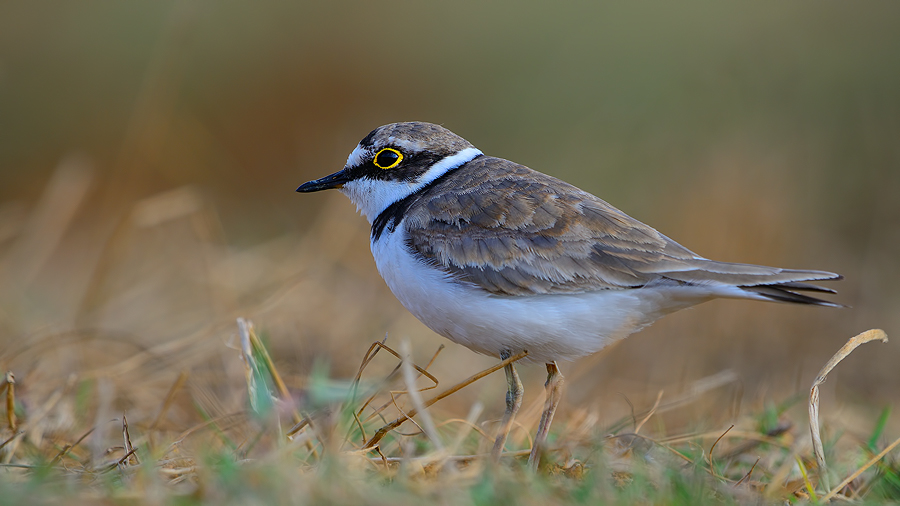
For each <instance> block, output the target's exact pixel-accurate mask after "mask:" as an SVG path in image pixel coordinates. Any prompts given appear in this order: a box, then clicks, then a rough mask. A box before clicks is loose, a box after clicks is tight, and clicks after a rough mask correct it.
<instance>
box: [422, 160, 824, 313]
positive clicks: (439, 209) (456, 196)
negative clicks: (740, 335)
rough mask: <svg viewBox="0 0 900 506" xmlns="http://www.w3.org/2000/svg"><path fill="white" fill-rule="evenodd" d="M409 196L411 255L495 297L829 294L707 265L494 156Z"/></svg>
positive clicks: (752, 269) (749, 269)
mask: <svg viewBox="0 0 900 506" xmlns="http://www.w3.org/2000/svg"><path fill="white" fill-rule="evenodd" d="M416 198H417V200H416V201H415V202H414V203H413V204H412V205H411V206H410V207H409V210H408V212H407V214H406V217H405V221H406V230H407V233H408V237H407V243H408V246H409V248H410V249H411V250H412V251H413V252H414V253H416V254H417V255H419V256H420V257H422V258H423V259H425V260H426V261H428V262H431V263H432V264H433V265H435V266H437V267H440V268H441V269H443V270H445V271H446V272H447V273H448V274H449V275H450V276H453V277H454V278H456V279H458V280H459V281H461V282H467V283H472V284H475V285H477V286H480V287H481V288H483V289H485V290H487V291H489V292H492V293H495V294H499V295H535V294H550V293H578V292H585V291H595V290H604V289H613V288H635V287H641V286H645V285H647V284H650V283H657V282H671V283H678V284H723V285H731V286H739V287H761V286H766V287H768V286H769V285H773V286H774V287H773V288H766V289H765V290H760V289H757V290H754V293H757V294H761V295H763V296H766V297H769V298H775V299H778V300H785V297H789V298H791V300H793V301H795V302H797V301H802V302H807V301H806V299H802V300H795V299H796V298H794V297H793V295H795V294H793V292H787V293H790V294H791V295H790V296H785V295H784V292H785V291H787V289H794V290H797V289H799V290H811V291H828V290H827V289H823V288H820V287H816V285H810V284H807V283H802V282H803V281H813V280H820V279H833V278H836V277H837V275H835V274H832V273H828V272H822V271H796V270H788V269H779V268H774V267H764V266H757V265H747V264H732V263H725V262H714V261H712V260H707V259H705V258H702V257H700V256H698V255H696V254H694V253H692V252H691V251H690V250H688V249H687V248H684V247H683V246H681V245H680V244H678V243H676V242H675V241H673V240H671V239H669V238H668V237H666V236H664V235H662V234H660V233H659V232H657V231H656V230H654V229H653V228H651V227H649V226H647V225H645V224H643V223H641V222H640V221H638V220H635V219H634V218H631V217H630V216H628V215H626V214H625V213H623V212H622V211H619V210H618V209H616V208H615V207H613V206H611V205H610V204H608V203H606V202H605V201H603V200H601V199H599V198H597V197H595V196H593V195H591V194H589V193H587V192H584V191H582V190H580V189H578V188H576V187H574V186H572V185H570V184H568V183H565V182H564V181H561V180H558V179H556V178H553V177H551V176H548V175H546V174H542V173H540V172H537V171H533V170H531V169H529V168H528V167H525V166H522V165H519V164H516V163H513V162H510V161H507V160H502V159H499V158H491V157H487V156H483V157H479V158H477V159H475V160H473V161H471V162H469V163H467V164H465V165H464V166H462V167H460V168H459V169H457V170H456V171H455V172H454V173H453V174H451V175H449V177H446V178H444V179H442V180H441V181H440V182H439V183H438V184H436V185H435V186H434V187H432V188H430V189H429V190H428V191H425V192H423V193H421V194H420V195H418V196H417V197H416ZM802 297H806V298H807V299H809V297H807V296H801V298H802ZM812 300H817V299H812Z"/></svg>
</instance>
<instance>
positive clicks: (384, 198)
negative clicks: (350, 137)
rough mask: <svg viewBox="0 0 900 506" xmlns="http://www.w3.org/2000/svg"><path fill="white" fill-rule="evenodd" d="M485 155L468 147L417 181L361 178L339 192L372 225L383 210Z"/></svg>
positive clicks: (433, 166) (447, 158)
mask: <svg viewBox="0 0 900 506" xmlns="http://www.w3.org/2000/svg"><path fill="white" fill-rule="evenodd" d="M357 149H359V148H357ZM356 151H357V150H354V151H353V153H351V155H350V160H353V159H354V158H359V157H360V156H359V154H357V155H356V157H354V154H356ZM482 154H483V153H482V152H481V151H480V150H478V149H475V148H466V149H463V150H462V151H460V152H459V153H456V154H455V155H452V156H448V157H446V158H444V159H442V160H441V161H439V162H437V163H436V164H434V165H432V166H431V168H430V169H428V170H427V171H426V172H425V173H424V174H422V176H421V177H419V178H418V179H416V180H415V181H385V180H382V179H366V178H362V179H356V180H354V181H350V182H348V183H344V186H343V187H342V188H341V189H340V192H341V193H343V194H344V195H346V196H347V197H349V198H350V201H351V202H353V203H354V204H356V208H357V209H358V210H359V211H360V212H361V213H362V214H363V215H364V216H365V217H366V219H367V220H369V223H372V222H373V221H374V220H375V218H377V217H378V215H379V214H381V212H382V211H384V210H385V209H387V208H388V206H390V205H391V204H393V203H394V202H397V201H398V200H400V199H403V198H405V197H408V196H409V195H412V194H413V193H415V192H417V191H419V190H420V189H422V188H423V187H425V186H426V185H428V184H429V183H431V182H432V181H434V180H435V179H437V178H439V177H441V176H443V175H444V174H446V173H447V172H449V171H451V170H453V169H455V168H457V167H459V166H461V165H463V164H465V163H468V162H470V161H472V160H473V159H475V157H477V156H480V155H482ZM350 160H348V162H349V161H350Z"/></svg>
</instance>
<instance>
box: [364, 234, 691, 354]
mask: <svg viewBox="0 0 900 506" xmlns="http://www.w3.org/2000/svg"><path fill="white" fill-rule="evenodd" d="M371 246H372V255H373V256H374V257H375V264H376V265H377V266H378V272H379V273H381V277H382V278H384V281H385V282H386V283H387V285H388V287H389V288H390V289H391V291H392V292H393V293H394V295H395V296H396V297H397V299H399V300H400V303H401V304H403V306H404V307H406V309H407V310H409V311H410V312H411V313H412V314H413V315H414V316H415V317H416V318H418V319H419V320H420V321H421V322H422V323H424V324H425V325H427V326H428V327H429V328H431V329H432V330H434V331H435V332H437V333H438V334H440V335H442V336H444V337H446V338H448V339H450V340H451V341H453V342H455V343H459V344H461V345H463V346H466V347H468V348H470V349H472V350H474V351H477V352H479V353H484V354H486V355H491V356H495V357H496V356H499V355H500V352H501V351H503V350H508V351H510V352H512V353H518V352H520V351H523V350H527V351H528V353H529V356H528V360H530V361H535V362H551V361H554V360H572V359H574V358H577V357H580V356H583V355H588V354H591V353H594V352H596V351H598V350H600V349H601V348H604V347H605V346H607V345H609V344H611V343H613V342H614V341H617V340H619V339H622V338H624V337H626V336H628V335H629V334H631V333H633V332H636V331H638V330H640V329H641V328H643V327H645V326H647V325H649V324H651V323H653V322H654V321H655V320H657V319H658V318H660V317H662V316H665V315H667V314H669V313H672V312H674V311H677V310H679V309H683V308H686V307H689V306H692V305H694V304H697V303H699V302H703V301H704V300H707V299H708V298H709V297H708V293H706V294H703V295H707V296H706V297H705V296H700V295H701V294H698V293H697V291H696V290H694V289H691V288H689V287H677V286H660V287H645V288H640V289H626V290H601V291H596V292H588V293H581V294H553V295H532V296H503V295H493V294H491V293H489V292H487V291H485V290H482V289H481V288H479V287H478V286H475V285H471V284H464V283H460V282H458V281H454V280H452V279H450V278H449V277H448V276H447V275H446V274H445V273H443V272H442V271H440V270H438V269H436V268H434V267H432V266H430V265H428V264H427V263H426V262H424V261H422V260H420V259H418V258H416V257H414V256H413V254H412V253H411V252H410V251H409V249H408V248H407V246H406V233H405V226H404V223H403V222H401V223H400V224H399V226H397V227H396V229H395V230H394V231H389V230H386V231H385V233H384V234H383V235H382V236H381V237H380V239H379V240H378V241H377V242H373V243H372V244H371Z"/></svg>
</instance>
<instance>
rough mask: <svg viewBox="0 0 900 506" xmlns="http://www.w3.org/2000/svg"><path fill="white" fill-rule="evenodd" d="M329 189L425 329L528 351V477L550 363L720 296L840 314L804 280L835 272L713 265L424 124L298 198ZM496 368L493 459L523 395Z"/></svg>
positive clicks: (381, 143) (491, 351) (553, 395)
mask: <svg viewBox="0 0 900 506" xmlns="http://www.w3.org/2000/svg"><path fill="white" fill-rule="evenodd" d="M327 189H337V190H338V191H340V192H341V193H343V194H344V195H346V196H347V197H348V198H349V199H350V201H351V202H352V203H353V204H355V205H356V207H357V210H358V211H359V212H360V213H361V214H362V215H364V216H365V217H366V218H367V219H368V221H369V224H370V225H371V229H370V246H371V250H372V255H373V257H374V259H375V264H376V266H377V268H378V272H379V273H380V274H381V276H382V278H383V279H384V281H385V283H386V284H387V286H388V287H389V288H390V290H391V291H392V292H393V294H394V295H395V296H396V298H397V299H398V300H399V301H400V303H401V304H402V305H403V306H404V307H405V308H406V309H407V310H408V311H409V312H411V313H412V314H413V315H414V316H415V317H416V318H417V319H419V320H420V321H421V322H422V323H423V324H425V325H426V326H427V327H429V328H430V329H431V330H433V331H434V332H436V333H437V334H439V335H441V336H443V337H445V338H447V339H449V340H451V341H453V342H455V343H458V344H461V345H463V346H465V347H467V348H469V349H471V350H473V351H475V352H478V353H481V354H484V355H489V356H492V357H496V358H500V359H502V360H504V361H507V360H509V358H510V357H512V356H514V355H518V354H521V353H526V352H527V356H526V357H525V358H524V359H523V361H525V362H537V363H541V362H543V363H544V364H546V369H547V381H546V383H545V389H546V401H545V404H544V411H543V414H542V416H541V421H540V423H539V425H538V429H537V433H536V435H535V439H534V443H533V445H532V449H531V453H530V455H529V461H528V465H529V466H530V467H532V468H533V469H534V468H537V466H538V465H539V463H540V458H541V452H542V450H543V447H544V446H545V445H546V438H547V434H548V432H549V429H550V425H551V423H552V420H553V417H554V414H555V412H556V409H557V407H558V405H559V402H560V399H561V396H562V386H563V383H564V378H563V375H562V373H561V372H560V370H559V367H558V365H557V362H560V361H570V360H574V359H576V358H578V357H582V356H585V355H589V354H592V353H595V352H597V351H599V350H601V349H603V348H605V347H607V346H609V345H611V344H613V343H615V342H617V341H620V340H621V339H624V338H625V337H627V336H629V335H630V334H633V333H635V332H637V331H639V330H641V329H643V328H645V327H647V326H648V325H650V324H651V323H653V322H654V321H656V320H657V319H659V318H661V317H663V316H665V315H668V314H670V313H673V312H675V311H678V310H681V309H685V308H687V307H690V306H694V305H696V304H700V303H702V302H706V301H709V300H711V299H715V298H732V299H750V300H762V301H775V302H785V303H794V304H805V305H813V306H831V307H842V305H841V304H838V303H834V302H829V301H826V300H823V299H819V298H817V297H814V296H812V295H809V293H810V292H811V293H814V294H818V293H828V294H833V293H836V291H835V290H832V289H829V288H825V287H821V286H818V285H816V284H812V283H810V282H812V281H826V280H838V279H841V276H840V275H839V274H834V273H831V272H825V271H818V270H795V269H782V268H778V267H765V266H760V265H751V264H740V263H727V262H718V261H715V260H709V259H707V258H704V257H702V256H700V255H697V254H696V253H693V252H692V251H690V250H688V249H687V248H685V247H684V246H681V245H680V244H678V243H677V242H675V241H673V240H672V239H670V238H668V237H666V236H665V235H663V234H661V233H660V232H658V231H656V230H655V229H654V228H652V227H650V226H648V225H645V224H644V223H641V222H640V221H638V220H636V219H634V218H632V217H630V216H628V215H627V214H625V213H624V212H622V211H620V210H619V209H617V208H615V207H613V206H612V205H610V204H609V203H607V202H606V201H604V200H601V199H600V198H598V197H596V196H594V195H592V194H591V193H588V192H586V191H584V190H581V189H579V188H577V187H575V186H573V185H571V184H569V183H567V182H565V181H562V180H560V179H557V178H555V177H552V176H549V175H547V174H544V173H541V172H538V171H536V170H533V169H531V168H528V167H526V166H524V165H521V164H518V163H515V162H512V161H509V160H505V159H503V158H496V157H493V156H489V155H486V154H484V153H483V152H482V151H481V150H479V149H477V148H476V147H475V146H474V145H473V144H471V143H470V142H469V141H467V140H465V139H464V138H462V137H460V136H458V135H456V134H455V133H453V132H451V131H450V130H448V129H447V128H444V127H443V126H440V125H436V124H432V123H426V122H402V123H391V124H388V125H384V126H380V127H378V128H376V129H374V130H372V131H371V132H370V133H369V134H368V135H366V136H365V137H364V138H363V139H362V140H361V141H360V142H359V144H357V146H356V147H355V148H354V149H353V150H352V152H351V153H350V155H349V156H348V158H347V162H346V164H345V165H344V167H343V168H342V169H341V170H339V171H337V172H335V173H333V174H331V175H328V176H325V177H322V178H320V179H316V180H313V181H309V182H307V183H304V184H303V185H301V186H300V187H299V188H297V191H298V192H303V193H308V192H317V191H321V190H327ZM802 292H806V293H802ZM504 371H505V374H506V380H507V394H506V411H505V413H504V415H503V418H502V421H501V424H500V427H499V429H498V434H497V436H496V439H495V441H494V446H493V449H492V456H493V459H494V460H495V461H497V460H499V458H500V455H501V454H502V452H503V450H504V447H505V444H506V439H507V435H508V433H509V429H510V427H511V425H512V422H513V419H514V417H515V415H516V413H517V412H518V409H519V407H520V406H521V403H522V398H523V392H524V389H523V387H522V383H521V380H520V379H519V376H518V373H517V371H516V369H515V367H514V364H513V363H512V362H509V363H507V364H506V365H505V366H504Z"/></svg>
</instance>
